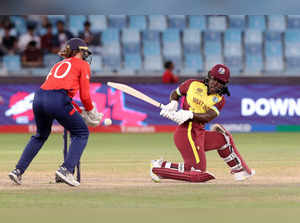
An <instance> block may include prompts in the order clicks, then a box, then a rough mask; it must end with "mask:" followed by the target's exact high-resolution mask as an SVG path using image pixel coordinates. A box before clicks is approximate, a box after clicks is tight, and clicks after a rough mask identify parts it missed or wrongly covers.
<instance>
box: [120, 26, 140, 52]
mask: <svg viewBox="0 0 300 223" xmlns="http://www.w3.org/2000/svg"><path fill="white" fill-rule="evenodd" d="M140 41H141V38H140V32H139V31H138V30H136V29H123V31H122V42H123V47H124V50H125V53H139V51H140Z"/></svg>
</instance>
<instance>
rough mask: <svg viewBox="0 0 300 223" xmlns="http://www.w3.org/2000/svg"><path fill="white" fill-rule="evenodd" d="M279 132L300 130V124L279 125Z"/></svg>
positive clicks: (277, 127)
mask: <svg viewBox="0 0 300 223" xmlns="http://www.w3.org/2000/svg"><path fill="white" fill-rule="evenodd" d="M276 131H277V132H300V125H278V126H276Z"/></svg>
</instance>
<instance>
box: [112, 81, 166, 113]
mask: <svg viewBox="0 0 300 223" xmlns="http://www.w3.org/2000/svg"><path fill="white" fill-rule="evenodd" d="M107 85H108V86H110V87H112V88H115V89H117V90H120V91H123V92H125V93H127V94H129V95H131V96H133V97H136V98H138V99H140V100H143V101H145V102H147V103H149V104H151V105H154V106H155V107H158V108H162V104H161V103H159V102H158V101H156V100H154V99H153V98H150V97H149V96H147V95H145V94H144V93H142V92H140V91H138V90H136V89H134V88H132V87H130V86H128V85H126V84H120V83H115V82H107Z"/></svg>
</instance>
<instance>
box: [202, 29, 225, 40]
mask: <svg viewBox="0 0 300 223" xmlns="http://www.w3.org/2000/svg"><path fill="white" fill-rule="evenodd" d="M204 40H205V41H221V32H215V31H205V32H204Z"/></svg>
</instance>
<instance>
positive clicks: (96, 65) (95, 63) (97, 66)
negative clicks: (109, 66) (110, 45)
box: [91, 55, 103, 72]
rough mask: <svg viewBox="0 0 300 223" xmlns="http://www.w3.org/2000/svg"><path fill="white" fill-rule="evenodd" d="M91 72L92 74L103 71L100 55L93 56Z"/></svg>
mask: <svg viewBox="0 0 300 223" xmlns="http://www.w3.org/2000/svg"><path fill="white" fill-rule="evenodd" d="M91 70H92V72H99V71H102V70H103V65H102V57H101V56H100V55H93V60H92V63H91Z"/></svg>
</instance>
